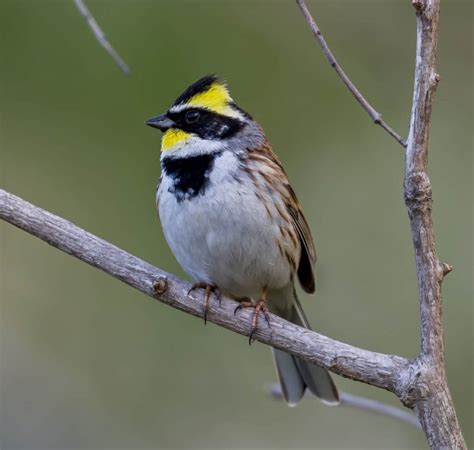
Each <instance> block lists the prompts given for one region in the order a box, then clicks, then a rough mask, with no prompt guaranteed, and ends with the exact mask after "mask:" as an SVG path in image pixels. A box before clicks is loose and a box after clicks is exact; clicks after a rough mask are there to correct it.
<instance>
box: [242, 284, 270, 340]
mask: <svg viewBox="0 0 474 450" xmlns="http://www.w3.org/2000/svg"><path fill="white" fill-rule="evenodd" d="M243 308H254V312H253V317H252V326H251V328H250V334H249V345H252V338H253V335H254V333H255V331H256V330H257V328H258V320H259V317H260V313H263V317H264V318H265V321H266V322H267V325H268V327H269V328H271V327H272V326H271V323H270V311H269V309H268V306H267V290H266V289H264V290H263V292H262V296H261V297H260V300H259V301H258V302H256V303H254V302H253V301H252V299H250V298H243V299H241V300H240V304H239V305H238V306H237V308H235V310H234V315H235V314H236V313H237V311H239V310H241V309H243Z"/></svg>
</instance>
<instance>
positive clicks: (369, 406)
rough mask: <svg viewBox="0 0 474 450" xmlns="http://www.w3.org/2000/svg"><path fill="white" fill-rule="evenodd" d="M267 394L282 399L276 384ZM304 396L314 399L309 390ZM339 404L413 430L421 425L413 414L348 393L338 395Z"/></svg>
mask: <svg viewBox="0 0 474 450" xmlns="http://www.w3.org/2000/svg"><path fill="white" fill-rule="evenodd" d="M268 391H269V393H270V394H271V395H272V396H273V397H274V398H276V399H278V400H281V399H283V391H282V389H281V386H280V385H279V384H277V383H274V384H271V385H269V386H268ZM305 396H308V397H313V398H315V397H314V395H313V394H311V392H310V391H309V390H306V391H305ZM339 396H340V399H341V403H340V406H350V407H353V408H358V409H365V410H367V411H372V412H374V413H377V414H383V415H385V416H389V417H393V418H394V419H398V420H401V421H402V422H405V423H408V424H410V425H412V426H414V427H415V428H418V429H421V425H420V422H419V420H418V419H417V417H416V416H415V414H413V413H412V412H410V411H405V410H403V409H400V408H396V407H395V406H391V405H387V404H386V403H382V402H378V401H376V400H372V399H369V398H365V397H360V396H358V395H353V394H349V393H348V392H340V393H339Z"/></svg>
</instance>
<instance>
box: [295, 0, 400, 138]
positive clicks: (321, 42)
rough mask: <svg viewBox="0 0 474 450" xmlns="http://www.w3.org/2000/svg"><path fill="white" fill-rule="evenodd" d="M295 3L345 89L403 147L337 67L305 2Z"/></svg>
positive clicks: (397, 136)
mask: <svg viewBox="0 0 474 450" xmlns="http://www.w3.org/2000/svg"><path fill="white" fill-rule="evenodd" d="M296 3H297V4H298V6H299V8H300V10H301V12H302V13H303V16H304V18H305V19H306V22H307V23H308V25H309V27H310V28H311V31H312V32H313V35H314V37H315V38H316V40H317V41H318V43H319V45H320V46H321V48H322V50H323V53H324V56H326V59H327V60H328V62H329V64H330V65H331V67H332V68H333V69H334V70H335V71H336V73H337V75H338V76H339V78H340V79H341V80H342V82H343V83H344V84H345V85H346V87H347V89H349V91H350V92H351V94H352V95H353V96H354V98H355V99H356V100H357V101H358V102H359V104H360V105H361V106H362V108H364V109H365V110H366V111H367V113H368V114H369V116H370V117H371V119H372V120H373V121H374V123H375V124H377V125H380V126H381V127H382V128H383V129H384V130H385V131H386V132H387V133H388V134H389V135H390V136H392V137H393V138H394V139H395V140H396V141H397V142H398V143H399V144H400V145H402V146H403V147H405V146H406V143H405V141H404V140H403V138H402V137H401V136H400V135H399V134H398V133H397V132H396V131H394V130H393V129H392V128H391V127H390V126H389V125H388V124H387V123H386V122H385V121H384V120H383V118H382V115H381V114H380V113H379V112H377V111H376V110H375V108H374V107H373V106H372V105H371V104H370V103H369V102H368V101H367V100H366V98H365V97H364V96H363V95H362V94H361V92H360V91H359V90H358V89H357V88H356V87H355V86H354V83H352V81H351V80H350V78H349V77H348V76H347V75H346V73H345V72H344V70H342V67H341V66H340V65H339V63H338V62H337V60H336V58H335V57H334V55H333V54H332V52H331V49H330V48H329V46H328V44H327V42H326V39H324V36H323V35H322V33H321V30H320V29H319V27H318V25H317V24H316V21H315V20H314V18H313V16H312V15H311V13H310V12H309V10H308V7H307V6H306V3H305V1H304V0H296Z"/></svg>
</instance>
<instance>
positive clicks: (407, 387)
mask: <svg viewBox="0 0 474 450" xmlns="http://www.w3.org/2000/svg"><path fill="white" fill-rule="evenodd" d="M431 378H432V371H431V370H430V367H429V366H428V365H427V364H425V363H423V362H422V361H421V360H420V359H416V360H414V361H413V362H412V363H411V364H410V365H409V366H408V367H407V368H406V370H403V371H402V372H401V373H400V374H399V376H398V380H397V381H398V382H397V387H396V395H398V397H399V398H400V401H401V402H402V403H403V404H404V405H405V406H406V407H407V408H412V409H413V407H414V406H415V404H416V402H418V401H420V400H422V399H424V398H427V397H428V396H429V395H430V386H431Z"/></svg>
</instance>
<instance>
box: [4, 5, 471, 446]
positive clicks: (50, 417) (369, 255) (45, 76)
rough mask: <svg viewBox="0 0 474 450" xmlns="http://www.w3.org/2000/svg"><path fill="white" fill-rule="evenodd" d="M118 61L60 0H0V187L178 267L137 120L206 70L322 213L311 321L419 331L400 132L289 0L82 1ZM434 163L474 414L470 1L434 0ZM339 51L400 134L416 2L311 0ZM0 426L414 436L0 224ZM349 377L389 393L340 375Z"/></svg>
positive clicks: (114, 437) (79, 440)
mask: <svg viewBox="0 0 474 450" xmlns="http://www.w3.org/2000/svg"><path fill="white" fill-rule="evenodd" d="M87 3H88V5H89V7H90V9H91V11H92V12H93V13H94V14H95V17H96V19H97V20H98V22H99V23H100V24H101V25H102V26H103V28H104V30H105V31H106V33H107V35H108V37H109V39H110V40H111V42H112V44H113V45H114V46H115V47H116V49H117V50H118V51H119V52H120V53H121V55H122V56H123V57H124V58H125V60H126V61H127V63H128V64H129V65H130V66H131V69H132V74H131V76H129V77H126V76H124V75H123V74H122V73H121V72H120V71H119V69H118V68H117V67H115V65H114V63H113V61H112V60H111V59H110V57H109V56H108V55H107V54H105V52H104V51H103V49H102V48H101V47H99V45H98V44H97V42H96V41H95V40H94V38H93V36H92V34H91V33H90V30H89V29H88V28H87V27H86V25H85V23H84V20H83V19H82V17H81V16H80V15H79V13H78V11H77V10H76V8H75V7H74V4H73V2H72V0H71V1H66V0H61V1H59V0H55V1H51V0H44V1H38V0H0V33H1V40H0V58H1V60H0V61H1V68H2V69H1V71H0V114H1V117H0V120H1V122H0V123H1V147H0V149H1V156H0V170H1V172H0V174H1V186H2V187H5V188H6V189H8V190H10V191H12V192H13V193H15V194H17V195H20V196H22V197H24V198H25V199H27V200H29V201H31V202H33V203H36V204H38V205H39V206H42V207H44V208H46V209H48V210H51V211H53V212H55V213H57V214H59V215H61V216H63V217H66V218H68V219H70V220H72V221H73V222H75V223H77V224H78V225H80V226H82V227H84V228H86V229H87V230H89V231H91V232H93V233H96V234H98V235H99V236H101V237H103V238H105V239H107V240H109V241H111V242H113V243H114V244H116V245H118V246H120V247H122V248H124V249H126V250H127V251H130V252H132V253H134V254H136V255H138V256H140V257H142V258H144V259H145V260H147V261H149V262H151V263H153V264H156V265H158V266H160V267H162V268H164V269H165V270H168V271H170V272H173V273H177V274H179V275H183V276H184V274H183V273H182V271H181V269H180V268H179V267H178V265H177V263H176V261H175V260H174V258H173V256H172V254H171V253H170V251H169V249H168V248H167V245H166V243H165V241H164V239H163V236H162V233H161V230H160V226H159V223H158V220H157V217H156V212H155V207H154V194H155V185H156V182H157V179H158V176H159V139H160V136H159V133H158V132H156V131H155V130H151V129H149V128H146V127H145V126H144V124H143V121H144V120H145V119H147V118H149V117H151V116H152V115H154V114H157V113H160V112H163V111H164V110H165V109H166V108H167V106H168V105H169V103H170V102H171V101H172V100H174V98H175V97H176V96H177V95H178V94H179V93H180V92H181V90H182V89H183V88H184V87H186V86H187V85H188V84H189V83H190V82H192V81H194V80H195V79H197V78H198V77H200V76H201V75H203V74H206V73H209V72H217V73H219V74H220V75H221V76H223V77H225V78H226V79H227V80H228V82H229V86H230V88H231V91H232V93H233V96H234V98H235V99H236V100H237V101H238V103H239V104H240V105H241V106H242V107H244V108H245V109H247V110H248V111H249V112H251V113H252V114H253V115H254V116H255V117H256V118H257V120H259V121H260V122H261V124H262V125H263V126H264V128H265V129H266V132H267V134H268V136H269V137H270V139H271V141H272V143H273V145H274V147H275V150H276V152H277V153H278V154H279V155H280V156H281V158H282V160H283V162H284V164H285V166H286V168H287V169H288V172H289V175H290V179H291V180H292V183H293V185H294V187H295V189H296V191H297V193H298V195H299V197H300V199H301V202H302V204H303V206H304V209H305V211H306V214H307V216H308V219H309V221H310V223H311V224H312V227H313V230H314V234H315V236H316V244H317V249H318V254H319V262H318V267H317V270H318V281H319V285H318V292H317V296H316V298H309V297H308V298H304V299H303V301H304V305H305V308H306V310H307V313H308V315H309V317H310V318H311V321H312V323H313V325H314V326H315V327H316V328H317V329H318V331H320V332H322V333H325V334H328V335H330V336H332V337H334V338H336V339H340V340H344V341H347V342H350V343H352V344H354V345H358V346H362V347H366V348H369V349H372V350H377V351H381V352H387V353H398V354H401V355H404V356H407V357H413V356H415V355H416V354H417V351H418V345H419V344H418V342H419V337H418V301H417V291H416V276H415V270H414V261H413V254H412V248H411V241H410V231H409V226H408V220H407V214H406V211H405V207H404V203H403V196H402V177H403V162H404V161H403V158H404V156H403V150H402V149H401V147H400V146H399V145H398V144H397V143H396V142H395V141H394V140H393V139H391V138H390V137H388V135H386V134H385V133H384V132H383V131H382V130H381V129H380V128H378V127H375V126H374V125H373V124H372V123H371V122H370V119H369V118H368V117H367V115H366V113H365V112H364V111H363V110H362V109H361V108H360V106H359V105H358V104H356V102H355V101H354V100H353V98H352V97H351V95H350V94H349V93H348V92H347V91H346V90H345V88H344V87H343V86H342V84H341V82H340V80H339V79H338V78H337V77H336V76H335V75H334V73H333V71H332V69H331V68H330V67H329V66H328V64H327V63H326V61H325V60H324V57H323V55H322V53H321V51H320V49H319V48H318V46H317V44H316V43H315V42H314V40H313V38H312V36H311V34H310V32H309V31H308V29H307V26H306V25H305V23H304V21H303V19H302V17H301V14H300V12H299V11H298V9H297V7H296V5H295V4H294V2H293V1H263V0H260V1H257V0H253V1H249V0H248V1H237V0H235V1H223V0H219V1H218V0H215V1H210V0H202V1H197V0H196V1H190V0H188V1H183V0H180V1H171V0H169V1H163V0H154V1H152V0H140V1H132V0H115V1H111V0H109V1H105V0H89V1H88V2H87ZM442 3H443V5H442V17H441V20H442V22H441V36H440V47H439V72H440V74H441V77H442V82H441V83H440V87H439V90H438V93H437V95H436V101H435V105H434V116H433V124H432V125H433V126H432V137H431V148H430V176H431V180H432V183H433V189H434V200H435V203H434V211H433V212H434V220H435V226H436V236H437V239H438V250H439V255H440V257H441V259H442V260H443V261H447V262H449V263H451V264H453V265H454V267H455V270H454V272H453V273H452V274H450V275H449V277H448V278H447V279H446V282H445V284H444V287H443V290H444V299H445V305H444V309H445V313H444V322H445V337H446V359H447V368H448V375H449V381H450V385H451V389H452V393H453V397H454V401H455V404H456V407H457V411H458V414H459V417H460V420H461V423H462V425H463V429H464V433H465V436H466V438H467V439H468V443H469V444H470V445H471V446H472V445H474V441H473V432H472V423H473V413H472V408H473V403H472V401H473V400H472V399H473V382H472V373H473V354H474V352H473V334H472V319H473V316H472V270H473V265H472V250H473V248H472V226H473V222H472V203H473V199H472V143H473V142H472V136H473V135H472V124H473V111H472V102H473V97H472V82H473V73H472V50H473V48H472V24H473V16H472V3H471V2H470V1H469V0H466V1H461V0H450V1H444V2H442ZM309 7H310V9H311V10H312V11H313V12H314V14H315V16H316V17H317V18H318V19H319V24H320V26H321V29H322V31H323V32H324V33H325V35H326V38H327V39H328V42H329V43H330V45H331V47H332V49H333V51H334V53H335V55H336V56H337V58H338V59H339V61H340V62H341V64H342V65H343V67H344V68H345V70H346V71H347V72H348V74H350V76H351V78H352V79H353V81H354V82H355V83H356V85H357V86H358V87H359V88H360V89H361V91H362V92H363V93H364V94H366V96H367V98H368V99H369V100H370V101H372V102H373V103H374V105H375V106H376V108H377V109H378V110H379V111H380V112H382V113H383V115H384V117H385V119H386V120H387V121H388V122H389V123H390V124H391V126H392V127H393V128H394V129H395V130H397V131H399V132H400V133H401V134H402V135H405V134H406V132H407V124H408V119H409V114H410V102H411V92H412V75H413V65H414V49H415V18H414V12H413V10H412V7H411V5H410V2H409V1H400V0H398V1H397V0H384V1H376V0H371V1H370V0H364V1H357V2H356V1H350V0H337V1H335V0H333V1H327V0H321V1H310V2H309ZM0 233H1V234H0V236H1V247H0V248H1V260H0V264H1V266H0V275H1V286H0V289H1V291H0V292H1V329H0V337H1V372H0V374H1V384H0V387H1V431H0V435H1V447H2V448H5V449H10V448H12V449H13V448H14V449H20V448H22V449H39V448H58V449H65V448H90V449H92V448H96V449H99V448H109V449H112V448H123V449H125V448H128V449H138V448H159V449H166V448H219V449H231V448H232V449H233V448H249V449H250V448H254V449H260V448H275V449H276V448H295V449H297V448H355V447H360V448H426V442H425V439H424V436H423V435H422V433H420V432H418V431H416V430H414V429H412V428H410V427H408V426H407V425H405V424H403V423H400V422H398V421H395V420H392V419H389V418H386V417H378V416H375V415H372V414H370V413H367V412H364V411H355V410H350V409H345V408H328V407H325V406H323V405H321V404H320V403H318V402H316V401H312V400H305V401H304V402H302V404H301V405H299V406H298V407H297V408H293V409H290V408H288V407H286V406H285V405H284V404H279V403H277V402H275V401H274V400H272V399H271V398H269V397H268V395H266V393H265V391H264V386H265V384H266V383H268V382H272V381H274V380H275V374H274V371H273V365H272V362H271V356H270V352H269V351H268V349H267V348H265V347H264V346H263V345H260V344H256V345H254V346H252V347H251V348H249V347H248V345H247V344H246V339H245V338H243V337H241V336H237V335H235V334H232V333H229V332H228V331H226V330H223V329H220V328H217V327H215V326H213V325H210V326H207V327H204V326H203V323H202V321H200V320H197V319H195V318H192V317H190V316H187V315H185V314H182V313H180V312H177V311H174V310H172V309H170V308H167V307H166V306H164V305H161V304H159V303H157V302H152V301H150V300H149V299H147V298H145V297H144V296H142V295H141V294H139V293H138V292H135V291H133V290H132V289H130V288H128V287H126V286H124V285H123V284H121V283H120V282H118V281H117V280H114V279H112V278H110V277H108V276H106V275H104V274H103V273H101V272H99V271H98V270H95V269H93V268H91V267H88V266H86V265H85V264H83V263H81V262H79V261H76V260H74V259H73V258H71V257H69V256H67V255H65V254H62V253H61V252H59V251H57V250H55V249H52V248H50V247H48V246H47V245H46V244H44V243H43V242H40V241H39V240H37V239H35V238H33V237H31V236H29V235H27V234H26V233H24V232H21V231H18V230H16V229H14V228H13V227H11V226H9V225H6V224H4V223H0ZM337 382H338V384H339V386H340V387H341V388H342V389H344V390H347V391H350V392H353V393H358V394H363V395H366V396H370V397H372V398H376V399H379V400H383V401H386V402H390V403H392V404H397V403H398V401H397V399H396V398H394V397H393V396H392V395H390V394H389V393H386V392H382V391H380V390H377V389H374V388H370V387H368V386H365V385H361V384H358V383H354V382H350V381H347V380H343V379H339V378H338V380H337Z"/></svg>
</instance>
